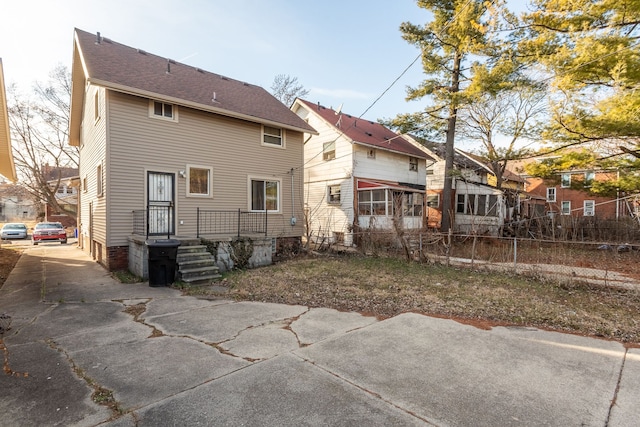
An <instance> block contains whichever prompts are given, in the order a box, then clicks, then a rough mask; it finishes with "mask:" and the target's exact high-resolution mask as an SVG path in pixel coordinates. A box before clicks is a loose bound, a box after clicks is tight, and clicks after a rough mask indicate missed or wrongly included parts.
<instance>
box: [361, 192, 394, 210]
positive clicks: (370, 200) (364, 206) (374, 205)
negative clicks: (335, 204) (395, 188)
mask: <svg viewBox="0 0 640 427" xmlns="http://www.w3.org/2000/svg"><path fill="white" fill-rule="evenodd" d="M391 204H392V201H391V197H390V194H389V192H388V191H387V190H384V189H380V190H360V191H358V214H360V215H379V216H386V215H391V213H392V212H393V211H392V209H391Z"/></svg>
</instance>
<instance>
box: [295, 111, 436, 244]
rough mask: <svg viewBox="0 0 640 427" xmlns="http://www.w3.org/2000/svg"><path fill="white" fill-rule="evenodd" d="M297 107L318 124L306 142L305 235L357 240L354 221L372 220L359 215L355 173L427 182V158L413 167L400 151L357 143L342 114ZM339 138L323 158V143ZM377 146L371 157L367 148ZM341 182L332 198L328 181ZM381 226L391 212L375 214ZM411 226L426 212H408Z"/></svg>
mask: <svg viewBox="0 0 640 427" xmlns="http://www.w3.org/2000/svg"><path fill="white" fill-rule="evenodd" d="M294 108H295V109H294V111H295V112H296V114H298V115H299V116H300V117H302V118H304V119H306V120H308V123H309V124H310V125H311V126H312V127H313V128H314V129H316V131H317V132H318V135H317V136H312V137H311V138H310V139H309V140H308V142H307V143H306V144H305V153H304V155H305V162H304V163H305V208H306V210H307V211H306V215H307V218H306V222H307V236H308V237H309V238H310V239H311V240H312V241H314V242H320V243H333V242H335V241H336V240H337V239H338V238H342V237H343V238H344V240H343V242H344V244H345V245H352V244H353V243H354V239H353V234H352V229H353V225H354V224H355V223H356V221H359V224H360V225H362V223H363V221H365V222H366V223H367V224H369V217H366V218H359V219H358V215H357V212H356V209H357V206H356V205H357V201H356V200H357V191H356V188H355V182H356V180H357V178H363V179H370V180H380V181H390V182H394V183H395V182H398V183H408V184H412V185H416V186H421V187H424V185H425V182H426V170H425V168H426V161H425V159H417V160H418V170H417V171H412V170H410V167H409V158H410V156H409V155H408V154H401V153H398V152H393V151H389V150H385V149H384V148H373V147H372V146H370V145H360V144H357V143H353V142H352V141H351V139H349V138H348V137H346V136H345V135H344V134H343V130H342V129H341V128H339V127H338V126H339V124H338V123H339V122H340V119H339V117H338V116H336V123H330V122H328V121H327V120H325V119H326V117H325V118H323V117H321V116H318V115H316V113H315V111H316V110H315V109H314V108H313V109H311V110H309V109H308V107H307V106H303V105H298V106H297V107H294ZM331 142H334V143H335V158H333V159H330V160H324V159H323V147H324V144H325V143H331ZM370 149H375V158H369V157H368V152H369V150H370ZM330 185H340V203H339V204H338V203H335V204H334V203H329V200H328V186H330ZM376 220H377V221H379V225H381V226H382V227H386V228H390V227H391V217H388V218H381V217H376ZM403 222H404V225H405V227H407V228H420V227H422V225H423V218H422V217H407V218H404V221H403Z"/></svg>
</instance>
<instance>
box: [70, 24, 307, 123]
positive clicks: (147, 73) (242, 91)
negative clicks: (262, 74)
mask: <svg viewBox="0 0 640 427" xmlns="http://www.w3.org/2000/svg"><path fill="white" fill-rule="evenodd" d="M75 33H76V46H77V47H78V48H79V51H80V55H81V56H80V57H81V60H82V62H83V64H84V66H85V70H86V73H87V74H88V75H87V76H85V77H86V78H87V79H88V80H89V82H90V83H94V84H96V85H101V86H105V87H109V88H111V89H114V90H120V91H123V92H128V93H132V94H138V95H141V96H148V97H152V96H155V97H157V98H158V99H159V100H166V101H169V102H172V103H176V104H182V105H187V106H189V107H192V108H200V109H203V110H206V111H213V112H217V113H220V114H224V115H227V116H231V117H238V118H242V119H246V120H251V121H255V122H258V123H271V124H275V125H281V126H282V127H285V128H290V129H294V130H300V131H306V132H311V133H316V132H315V130H314V129H313V128H312V127H311V126H309V125H308V124H307V123H306V122H305V121H304V120H302V119H301V118H300V117H298V116H297V115H296V114H294V113H293V112H292V111H291V110H289V109H288V108H287V106H285V105H284V104H283V103H281V102H280V101H278V100H277V99H276V98H274V97H273V96H272V95H271V94H270V93H269V92H267V91H266V90H264V89H263V88H261V87H259V86H255V85H252V84H248V83H244V82H241V81H238V80H234V79H231V78H228V77H224V76H221V75H218V74H214V73H210V72H207V71H204V70H201V69H199V68H196V67H192V66H189V65H185V64H182V63H179V62H176V61H173V60H169V59H167V58H163V57H160V56H157V55H153V54H151V53H149V52H145V51H143V50H140V49H134V48H132V47H129V46H125V45H123V44H120V43H116V42H114V41H112V40H109V39H107V38H104V37H100V36H99V33H98V35H95V34H91V33H88V32H85V31H82V30H79V29H76V30H75Z"/></svg>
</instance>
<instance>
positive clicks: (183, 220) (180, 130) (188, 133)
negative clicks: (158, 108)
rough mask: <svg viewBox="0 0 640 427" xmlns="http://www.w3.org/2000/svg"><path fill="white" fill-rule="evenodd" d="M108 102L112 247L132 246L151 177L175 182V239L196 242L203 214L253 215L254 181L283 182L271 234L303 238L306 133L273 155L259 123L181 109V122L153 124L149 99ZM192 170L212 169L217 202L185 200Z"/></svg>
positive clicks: (293, 135) (289, 135) (290, 135)
mask: <svg viewBox="0 0 640 427" xmlns="http://www.w3.org/2000/svg"><path fill="white" fill-rule="evenodd" d="M109 100H110V107H109V118H110V121H109V125H110V127H109V165H110V168H109V173H110V180H109V193H110V203H109V207H110V208H109V211H108V217H109V225H110V232H109V241H108V245H109V246H123V245H127V244H128V239H127V238H128V236H129V235H130V234H131V232H132V211H133V210H136V209H145V208H146V203H147V194H146V179H147V178H146V177H147V172H148V171H154V172H167V173H172V174H174V176H175V188H174V190H175V208H176V234H177V235H180V236H195V235H196V229H197V225H196V219H197V218H196V217H197V214H196V212H197V211H196V210H197V208H198V207H200V208H202V209H211V210H237V209H242V210H246V209H248V207H249V195H248V188H249V185H248V180H249V177H250V176H252V177H264V178H268V179H276V180H279V181H280V183H281V184H280V212H279V213H277V214H269V217H268V227H269V235H270V236H274V237H276V236H277V237H300V236H301V235H302V227H303V226H302V221H300V219H301V218H302V173H301V172H300V171H299V166H300V164H301V162H302V156H303V154H302V150H303V148H302V133H301V132H294V131H286V132H285V148H284V149H281V148H273V147H268V146H263V145H261V143H260V140H261V126H260V125H259V124H256V123H250V122H246V121H242V120H238V119H232V118H227V117H223V116H219V115H215V114H211V113H205V112H201V111H197V110H193V109H190V108H186V107H180V106H178V107H177V116H178V121H177V122H173V121H166V120H159V119H156V118H150V117H149V113H148V111H149V100H148V99H146V98H141V97H136V96H132V95H126V94H121V93H117V92H111V96H110V98H109ZM187 165H197V166H204V167H211V168H212V170H213V177H212V178H213V179H212V197H208V198H207V197H187V182H186V179H185V178H182V177H180V175H179V173H178V172H179V171H181V170H186V168H187ZM292 169H293V195H294V197H293V198H292V179H291V176H292ZM292 199H293V200H292ZM294 207H295V209H294ZM292 216H294V217H296V218H297V219H298V221H297V224H296V225H295V226H291V223H290V218H291V217H292Z"/></svg>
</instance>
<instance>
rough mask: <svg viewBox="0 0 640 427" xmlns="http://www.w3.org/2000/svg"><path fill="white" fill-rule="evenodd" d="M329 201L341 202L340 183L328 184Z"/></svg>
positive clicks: (333, 202) (332, 202)
mask: <svg viewBox="0 0 640 427" xmlns="http://www.w3.org/2000/svg"><path fill="white" fill-rule="evenodd" d="M327 203H331V204H339V203H340V184H337V185H329V186H327Z"/></svg>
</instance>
